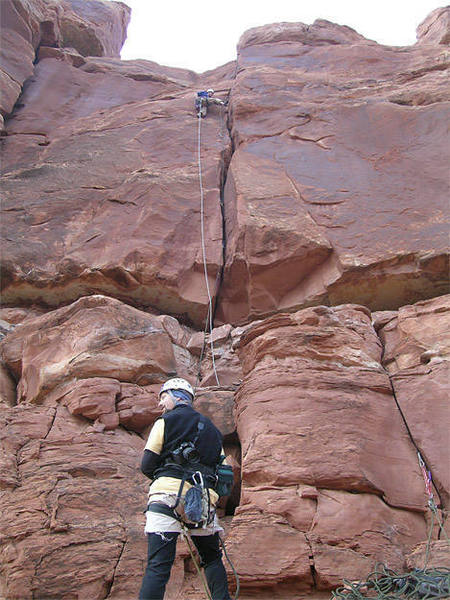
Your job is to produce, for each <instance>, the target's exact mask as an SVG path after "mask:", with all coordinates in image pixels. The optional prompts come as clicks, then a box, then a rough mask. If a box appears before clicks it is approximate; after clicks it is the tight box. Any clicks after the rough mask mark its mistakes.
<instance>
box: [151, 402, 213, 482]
mask: <svg viewBox="0 0 450 600" xmlns="http://www.w3.org/2000/svg"><path fill="white" fill-rule="evenodd" d="M160 418H161V419H163V420H164V443H163V447H162V451H161V454H156V453H155V452H152V451H151V450H144V456H143V457H142V463H141V471H142V472H143V473H144V475H146V476H147V477H148V478H149V479H154V478H156V477H175V478H177V479H181V478H182V473H181V471H182V470H181V469H180V468H179V467H178V466H176V465H173V464H171V463H172V459H171V456H172V452H173V451H174V450H176V449H177V448H178V447H179V446H180V444H181V443H182V442H192V441H194V439H195V437H196V436H197V433H198V438H197V441H196V444H195V446H196V448H197V450H198V453H199V455H200V461H199V462H200V464H201V465H203V466H204V467H206V470H207V471H210V469H211V470H213V469H214V467H215V466H216V465H217V464H218V462H219V460H220V453H221V449H222V439H223V438H222V434H221V433H220V431H219V430H218V429H217V427H216V426H215V425H214V424H213V422H212V421H211V420H210V419H208V417H205V416H204V415H201V414H200V413H199V412H197V411H196V410H194V408H192V406H189V405H186V404H178V405H176V406H175V408H174V409H173V410H170V411H168V412H166V413H164V415H162V417H160ZM200 419H201V420H202V423H203V428H202V429H201V431H200V432H199V431H198V422H199V420H200Z"/></svg>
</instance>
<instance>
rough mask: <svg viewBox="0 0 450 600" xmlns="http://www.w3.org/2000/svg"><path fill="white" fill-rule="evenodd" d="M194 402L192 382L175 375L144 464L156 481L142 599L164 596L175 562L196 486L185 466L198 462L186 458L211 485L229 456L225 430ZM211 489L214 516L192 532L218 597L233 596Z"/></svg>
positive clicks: (161, 398)
mask: <svg viewBox="0 0 450 600" xmlns="http://www.w3.org/2000/svg"><path fill="white" fill-rule="evenodd" d="M193 400H194V390H193V388H192V386H191V385H190V383H189V382H188V381H186V380H185V379H181V378H174V379H169V380H168V381H166V382H165V383H164V385H163V386H162V388H161V390H160V392H159V406H160V407H161V409H162V410H163V414H162V416H161V417H160V418H158V419H157V420H156V421H155V423H154V425H153V427H152V429H151V431H150V434H149V437H148V440H147V443H146V445H145V450H144V455H143V457H142V463H141V471H142V473H144V475H146V477H148V478H149V479H151V480H152V482H151V484H150V488H149V495H148V506H147V512H146V525H145V532H146V534H147V541H148V555H147V567H146V570H145V574H144V578H143V581H142V586H141V590H140V594H139V599H140V600H163V598H164V592H165V589H166V584H167V582H168V580H169V577H170V571H171V568H172V565H173V562H174V560H175V552H176V544H177V538H178V536H179V534H180V533H181V532H182V531H183V529H182V525H183V514H184V508H183V502H185V498H186V493H187V491H188V489H189V488H191V487H193V485H191V484H190V483H189V481H190V479H189V478H188V479H186V476H185V475H184V476H183V469H185V470H186V469H187V467H186V466H185V465H186V464H192V463H191V462H188V463H185V460H186V461H192V460H193V461H194V462H195V464H197V465H198V468H199V471H201V472H202V474H203V477H204V479H205V482H208V483H210V482H212V481H213V479H211V478H210V474H211V473H214V471H215V468H216V465H217V464H218V463H219V462H220V461H221V460H222V459H223V458H224V453H223V448H222V434H221V433H220V431H219V430H218V429H217V427H215V425H214V424H213V423H212V422H211V420H210V419H208V418H207V417H205V416H204V415H200V413H199V412H197V411H196V410H195V409H194V408H193V406H192V403H193ZM185 472H186V471H185ZM192 483H194V482H192ZM210 485H212V486H213V484H212V483H210ZM205 488H206V489H205V493H206V492H207V493H208V496H209V501H208V511H211V512H210V513H209V514H210V517H209V518H208V519H207V520H206V519H205V521H203V522H200V523H198V527H197V528H191V529H190V530H189V532H190V535H191V536H192V538H191V539H192V541H193V542H194V544H195V546H196V548H197V550H198V553H199V555H200V559H201V563H200V564H201V566H202V567H203V568H204V573H205V576H206V580H207V582H208V587H209V589H210V592H211V596H212V598H213V600H231V598H230V595H229V591H228V582H227V576H226V571H225V568H224V565H223V562H222V552H221V549H220V539H219V533H220V532H223V529H222V527H221V526H220V524H219V522H218V519H217V516H216V514H215V505H216V504H217V501H218V498H219V496H218V494H217V493H216V492H215V491H214V489H213V487H211V488H210V487H209V485H208V486H206V485H205ZM186 510H187V509H186ZM180 515H181V516H180Z"/></svg>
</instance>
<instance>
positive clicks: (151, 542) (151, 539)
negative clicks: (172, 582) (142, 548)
mask: <svg viewBox="0 0 450 600" xmlns="http://www.w3.org/2000/svg"><path fill="white" fill-rule="evenodd" d="M178 535H179V534H178V533H173V532H171V533H163V534H159V533H149V534H147V538H148V555H147V568H146V569H145V574H144V579H143V580H142V586H141V591H140V593H139V600H163V599H164V592H165V590H166V584H167V582H168V581H169V577H170V570H171V569H172V565H173V562H174V560H175V553H176V548H177V538H178ZM192 541H193V542H194V544H195V546H196V548H197V550H198V553H199V554H200V558H201V566H202V567H203V568H204V569H205V575H206V581H207V582H208V587H209V590H210V592H211V596H212V597H213V600H231V598H230V594H229V592H228V582H227V575H226V572H225V567H224V566H223V563H222V552H221V550H220V547H219V534H218V533H216V534H214V535H206V536H200V535H193V536H192Z"/></svg>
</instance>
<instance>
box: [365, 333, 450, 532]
mask: <svg viewBox="0 0 450 600" xmlns="http://www.w3.org/2000/svg"><path fill="white" fill-rule="evenodd" d="M376 334H377V337H378V339H379V340H380V343H381V347H382V355H381V360H380V365H381V367H382V369H383V370H384V372H385V373H386V375H387V377H388V379H389V385H390V387H391V391H392V396H393V398H394V402H395V405H396V407H397V410H398V412H399V413H400V417H401V419H402V421H403V424H404V425H405V428H406V431H407V434H408V437H409V439H410V441H411V443H412V445H413V446H414V449H415V450H416V452H417V453H420V455H421V456H422V458H423V460H424V461H425V466H426V469H427V470H428V471H429V472H430V473H431V475H432V477H431V480H432V485H433V488H434V490H435V491H436V494H437V496H438V498H439V506H440V508H441V510H442V511H443V512H446V506H445V503H444V501H443V498H442V494H441V492H440V490H439V487H440V483H439V481H437V480H435V478H434V477H433V474H432V470H431V468H430V467H429V461H428V460H427V456H426V453H425V452H424V451H423V450H421V448H420V447H419V445H418V444H417V442H416V440H415V438H414V435H413V433H412V431H411V428H410V426H409V424H408V421H407V419H406V417H405V414H404V412H403V410H402V408H401V406H400V402H399V400H398V398H397V394H396V391H395V386H394V382H393V376H392V375H391V374H390V373H389V371H388V370H387V369H386V368H385V367H384V366H383V358H384V354H385V350H386V348H385V345H384V344H383V340H382V338H381V336H380V335H379V333H378V331H376ZM417 458H418V457H417ZM424 518H426V517H425V515H424ZM440 533H441V532H440V531H439V535H438V538H439V537H440Z"/></svg>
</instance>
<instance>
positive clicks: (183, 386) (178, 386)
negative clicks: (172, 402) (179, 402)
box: [159, 377, 195, 400]
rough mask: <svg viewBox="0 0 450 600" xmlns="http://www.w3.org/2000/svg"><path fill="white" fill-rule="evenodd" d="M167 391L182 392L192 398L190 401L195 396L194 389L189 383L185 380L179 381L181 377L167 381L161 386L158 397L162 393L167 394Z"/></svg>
mask: <svg viewBox="0 0 450 600" xmlns="http://www.w3.org/2000/svg"><path fill="white" fill-rule="evenodd" d="M169 390H184V391H185V392H188V393H189V394H190V395H191V396H192V400H193V399H194V396H195V394H194V388H193V387H192V385H191V384H190V383H189V381H186V379H181V377H174V378H173V379H168V380H167V381H166V383H165V384H164V385H163V386H162V388H161V389H160V390H159V396H161V394H162V393H163V392H168V391H169Z"/></svg>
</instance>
